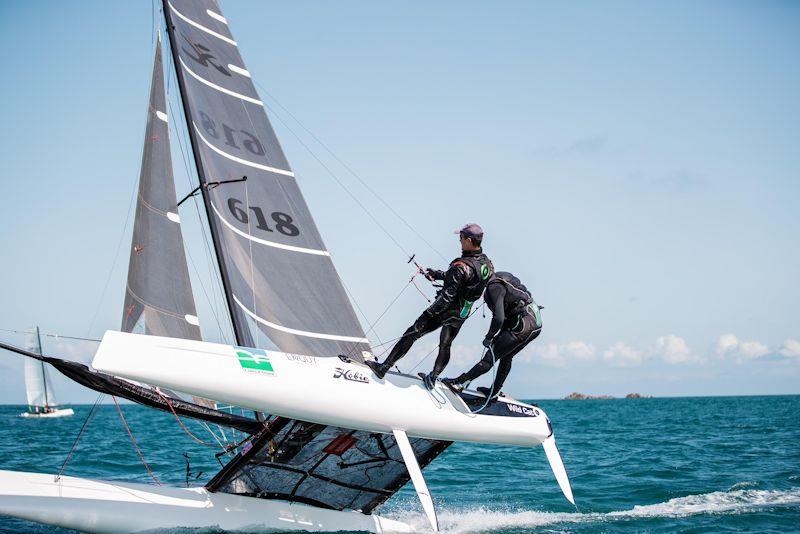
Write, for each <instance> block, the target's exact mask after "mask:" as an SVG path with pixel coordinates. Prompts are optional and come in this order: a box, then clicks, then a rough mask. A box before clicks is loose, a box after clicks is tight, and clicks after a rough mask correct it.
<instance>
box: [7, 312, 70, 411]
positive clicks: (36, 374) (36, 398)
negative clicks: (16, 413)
mask: <svg viewBox="0 0 800 534" xmlns="http://www.w3.org/2000/svg"><path fill="white" fill-rule="evenodd" d="M26 338H27V339H26V343H25V348H26V349H28V350H29V351H32V352H36V353H39V354H41V353H42V337H41V335H40V334H39V327H38V326H37V327H35V328H34V329H33V331H32V332H29V333H28V335H27V336H26ZM25 393H26V395H27V397H28V411H26V412H22V413H21V414H20V416H21V417H26V418H32V419H51V418H54V417H66V416H68V415H73V414H74V413H75V412H74V411H73V410H72V408H61V407H59V404H58V401H57V400H56V393H55V391H53V381H52V380H51V379H50V377H49V373H48V372H47V364H45V363H44V362H43V361H37V360H34V359H32V358H26V359H25Z"/></svg>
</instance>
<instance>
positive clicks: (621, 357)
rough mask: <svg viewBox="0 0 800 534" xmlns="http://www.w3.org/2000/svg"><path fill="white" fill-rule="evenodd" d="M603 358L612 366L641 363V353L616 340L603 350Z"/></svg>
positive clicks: (628, 365) (627, 365)
mask: <svg viewBox="0 0 800 534" xmlns="http://www.w3.org/2000/svg"><path fill="white" fill-rule="evenodd" d="M603 360H604V361H605V362H606V363H607V364H609V365H611V366H613V367H635V366H638V365H641V364H642V353H641V352H639V351H638V350H636V349H634V348H633V347H629V346H628V345H626V344H625V343H623V342H621V341H617V342H616V343H614V344H613V345H611V346H610V347H609V348H607V349H606V350H605V351H603Z"/></svg>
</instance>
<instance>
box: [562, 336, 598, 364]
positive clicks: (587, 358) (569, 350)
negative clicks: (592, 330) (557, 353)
mask: <svg viewBox="0 0 800 534" xmlns="http://www.w3.org/2000/svg"><path fill="white" fill-rule="evenodd" d="M561 350H562V351H563V352H564V354H566V355H567V356H568V357H570V358H573V359H575V360H577V361H579V362H591V361H594V355H595V353H596V352H597V351H596V350H595V348H594V345H589V344H587V343H584V342H583V341H570V342H569V343H566V344H564V345H561Z"/></svg>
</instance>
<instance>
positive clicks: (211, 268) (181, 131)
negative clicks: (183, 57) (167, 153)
mask: <svg viewBox="0 0 800 534" xmlns="http://www.w3.org/2000/svg"><path fill="white" fill-rule="evenodd" d="M168 56H169V59H168V65H169V67H171V73H172V74H173V75H175V76H177V73H176V72H175V63H174V61H173V59H172V55H171V54H169V55H168ZM168 70H169V69H168ZM171 77H172V76H170V75H169V72H168V76H167V78H168V79H171ZM167 105H168V108H169V113H170V114H171V115H172V121H170V122H171V123H172V124H173V125H174V128H175V137H177V139H178V146H179V147H180V151H181V157H182V160H183V165H184V170H185V171H186V180H187V181H188V183H189V186H190V187H191V186H192V185H194V181H193V180H192V174H193V173H192V171H191V165H190V163H189V161H188V159H187V158H188V156H187V150H184V146H183V144H184V143H183V139H182V136H183V137H185V136H186V132H187V130H186V128H188V125H187V124H186V118H185V117H184V116H183V114H182V113H176V112H175V111H174V109H173V106H172V102H171V101H170V99H169V93H167ZM176 116H179V117H180V119H181V120H180V121H178V120H176V118H175V117H176ZM179 125H182V126H184V128H180V127H179ZM186 144H187V145H188V144H189V142H188V140H187V141H186ZM193 202H194V207H195V211H196V213H197V220H198V223H199V225H200V233H201V234H202V237H203V245H204V254H205V259H206V266H207V267H208V275H209V278H210V279H211V283H212V291H211V295H212V297H213V302H212V299H211V298H209V297H208V293H207V292H206V291H205V287H204V286H203V285H202V279H201V278H200V273H199V270H198V269H197V267H196V266H195V265H193V267H194V270H195V273H196V274H197V275H198V279H199V280H200V284H201V287H203V291H204V294H205V295H206V300H207V301H208V303H209V306H211V308H212V311H213V313H214V318H215V320H216V322H217V328H218V330H219V335H220V338H221V339H222V340H223V341H225V343H228V336H227V334H226V333H225V332H224V331H223V327H222V322H221V321H220V320H219V300H218V299H217V292H216V290H219V291H220V292H221V291H222V288H221V287H220V280H219V274H218V273H217V269H216V265H215V263H214V262H213V261H212V260H211V250H210V247H209V244H208V237H207V236H206V232H205V225H204V224H203V217H202V215H201V214H200V206H199V205H198V203H197V199H196V198H193ZM184 249H186V251H187V253H188V252H189V251H188V247H186V246H184ZM189 256H191V254H190V253H189ZM215 282H216V283H215ZM225 312H226V317H227V318H228V319H229V324H231V323H230V321H232V319H231V318H230V316H229V314H228V310H227V308H226V310H225Z"/></svg>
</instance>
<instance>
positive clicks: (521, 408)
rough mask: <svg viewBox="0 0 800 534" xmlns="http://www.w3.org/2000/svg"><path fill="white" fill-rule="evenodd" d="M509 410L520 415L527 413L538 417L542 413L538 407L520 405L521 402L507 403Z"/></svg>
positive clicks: (529, 415)
mask: <svg viewBox="0 0 800 534" xmlns="http://www.w3.org/2000/svg"><path fill="white" fill-rule="evenodd" d="M506 407H507V408H508V411H510V412H514V413H517V414H520V415H527V416H528V417H538V416H539V414H540V413H541V412H540V411H539V410H537V409H536V408H528V407H527V406H520V405H519V404H511V403H508V404H506Z"/></svg>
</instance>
